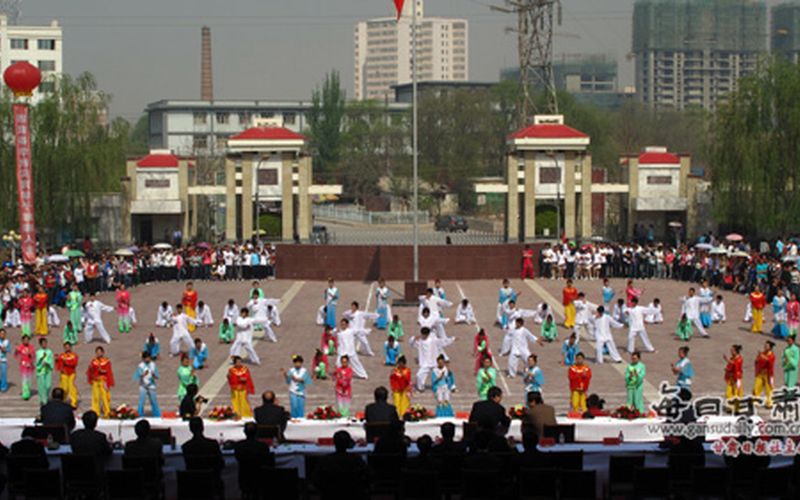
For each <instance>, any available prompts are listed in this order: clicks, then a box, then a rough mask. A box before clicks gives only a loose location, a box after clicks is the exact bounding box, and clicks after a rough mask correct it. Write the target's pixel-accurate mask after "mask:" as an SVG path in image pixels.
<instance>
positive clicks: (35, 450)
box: [11, 438, 50, 469]
mask: <svg viewBox="0 0 800 500" xmlns="http://www.w3.org/2000/svg"><path fill="white" fill-rule="evenodd" d="M11 454H12V455H21V456H29V457H34V456H35V457H40V458H41V463H40V464H39V466H40V467H41V468H42V469H47V468H48V467H50V462H49V461H48V460H47V453H46V452H45V449H44V445H43V444H42V443H41V442H39V441H34V440H33V439H30V438H23V439H20V440H19V441H17V442H15V443H12V444H11Z"/></svg>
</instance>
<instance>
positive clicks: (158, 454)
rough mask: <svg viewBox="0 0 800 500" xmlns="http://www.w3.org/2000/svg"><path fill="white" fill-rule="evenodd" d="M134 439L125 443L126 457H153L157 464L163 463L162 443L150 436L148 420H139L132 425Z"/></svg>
mask: <svg viewBox="0 0 800 500" xmlns="http://www.w3.org/2000/svg"><path fill="white" fill-rule="evenodd" d="M133 430H134V432H136V439H134V440H133V441H128V442H127V443H125V455H124V456H126V457H155V458H157V459H158V463H159V465H162V466H163V465H164V445H163V443H162V442H161V441H159V440H158V439H156V438H154V437H150V422H148V421H147V420H144V419H143V420H139V421H138V422H136V425H135V426H134V427H133Z"/></svg>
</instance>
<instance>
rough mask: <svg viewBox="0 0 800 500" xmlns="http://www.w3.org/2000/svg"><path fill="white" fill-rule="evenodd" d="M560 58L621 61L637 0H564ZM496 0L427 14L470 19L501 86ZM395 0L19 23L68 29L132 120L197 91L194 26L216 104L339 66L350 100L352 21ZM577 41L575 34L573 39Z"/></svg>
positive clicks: (281, 90)
mask: <svg viewBox="0 0 800 500" xmlns="http://www.w3.org/2000/svg"><path fill="white" fill-rule="evenodd" d="M562 2H563V26H561V27H560V28H559V29H558V31H557V33H562V34H563V35H564V36H557V37H556V39H555V53H556V57H562V54H569V55H572V54H593V53H607V54H611V55H612V56H613V57H615V58H616V59H618V60H619V62H620V73H621V75H620V76H621V81H620V84H621V86H625V85H632V84H633V70H632V65H631V64H630V63H629V62H628V61H626V58H625V56H626V54H627V53H628V52H629V51H630V46H631V17H632V11H633V2H634V0H562ZM491 4H496V5H500V4H502V0H426V1H425V14H426V16H447V17H450V16H452V17H463V18H466V19H467V20H468V21H469V65H470V75H469V76H470V79H471V80H475V81H496V80H497V78H498V73H499V70H500V68H501V67H504V66H507V65H513V64H515V61H516V57H517V55H516V35H514V34H506V33H505V32H504V29H505V27H507V26H511V25H512V24H514V20H513V19H512V17H511V16H507V15H503V14H499V13H496V12H490V11H489V7H488V6H489V5H491ZM393 11H394V7H393V4H392V0H260V1H257V0H217V1H212V0H133V1H131V0H127V1H122V0H23V4H22V18H21V24H47V23H49V21H50V20H51V19H57V20H58V21H59V22H60V23H61V24H62V25H63V27H64V68H65V71H66V72H67V73H69V74H72V75H75V74H78V73H81V72H83V71H89V72H91V73H93V74H94V75H95V76H96V77H97V80H98V83H99V86H100V88H101V89H102V90H104V91H106V92H110V93H111V94H112V95H113V102H112V106H111V112H112V114H113V115H115V116H124V117H125V118H127V119H129V120H136V119H137V118H138V117H139V116H140V115H141V114H142V112H143V109H144V107H145V106H146V105H147V103H149V102H153V101H157V100H160V99H195V98H199V96H200V83H199V82H200V28H201V27H202V26H203V25H208V26H210V27H211V28H212V39H213V66H214V96H215V97H216V98H217V99H270V100H293V99H298V100H300V99H308V98H309V97H310V94H311V90H312V89H313V88H314V86H315V85H318V84H319V82H320V81H321V80H322V79H324V76H325V73H326V72H328V71H330V70H331V69H334V68H335V69H337V70H339V72H340V73H341V75H342V82H343V83H344V85H345V87H346V89H347V93H348V96H352V95H353V26H354V23H356V22H357V21H359V20H364V19H368V18H372V17H380V16H387V15H392V12H393ZM577 37H579V38H577Z"/></svg>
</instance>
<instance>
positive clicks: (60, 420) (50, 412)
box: [40, 387, 75, 432]
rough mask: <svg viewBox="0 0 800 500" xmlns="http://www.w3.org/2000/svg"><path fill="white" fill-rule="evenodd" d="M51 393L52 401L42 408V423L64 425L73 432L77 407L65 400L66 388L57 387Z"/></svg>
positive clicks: (68, 430)
mask: <svg viewBox="0 0 800 500" xmlns="http://www.w3.org/2000/svg"><path fill="white" fill-rule="evenodd" d="M50 395H51V397H50V401H49V402H48V403H47V404H45V405H44V406H42V409H41V410H40V411H41V416H42V424H44V425H63V426H64V427H65V428H66V429H67V432H72V430H73V429H74V428H75V408H73V407H72V406H70V405H69V404H67V403H65V402H64V399H65V397H66V394H65V393H64V389H62V388H61V387H56V388H55V389H53V390H52V391H51V393H50Z"/></svg>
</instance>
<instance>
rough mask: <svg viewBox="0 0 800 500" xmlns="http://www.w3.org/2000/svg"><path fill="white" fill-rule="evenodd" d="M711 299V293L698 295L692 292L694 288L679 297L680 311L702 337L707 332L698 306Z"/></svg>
mask: <svg viewBox="0 0 800 500" xmlns="http://www.w3.org/2000/svg"><path fill="white" fill-rule="evenodd" d="M712 299H713V294H712V296H711V297H706V298H700V297H698V296H697V295H695V293H694V288H690V289H689V295H687V296H686V297H682V298H681V302H683V311H682V313H683V314H685V315H686V319H688V320H689V321H691V322H692V325H693V326H694V327H695V328H697V331H698V332H700V335H702V336H703V337H708V332H707V331H706V329H705V328H703V322H702V321H700V306H701V305H702V304H706V303H709V302H711V300H712ZM748 302H749V301H748Z"/></svg>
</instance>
